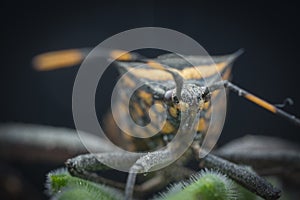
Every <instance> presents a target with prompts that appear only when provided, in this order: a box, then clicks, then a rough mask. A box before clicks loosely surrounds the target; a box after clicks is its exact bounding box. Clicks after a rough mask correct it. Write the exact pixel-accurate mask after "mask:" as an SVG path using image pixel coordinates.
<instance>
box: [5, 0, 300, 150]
mask: <svg viewBox="0 0 300 200" xmlns="http://www.w3.org/2000/svg"><path fill="white" fill-rule="evenodd" d="M1 8H2V12H1V21H2V22H1V35H2V37H1V40H2V41H1V67H0V69H1V75H0V76H1V77H0V78H1V79H0V87H1V90H0V91H1V104H0V113H1V115H0V121H1V122H10V121H17V122H28V123H38V124H46V125H54V126H66V127H71V128H73V127H74V124H73V119H72V110H71V101H72V99H71V95H72V86H73V81H74V78H75V76H76V72H77V70H78V67H74V68H68V69H62V70H56V71H51V72H36V71H34V70H33V69H32V66H31V59H32V57H33V56H35V55H37V54H39V53H42V52H46V51H51V50H59V49H67V48H78V47H89V46H91V47H93V46H96V45H97V44H99V43H100V42H101V41H103V40H105V39H106V38H108V37H110V36H112V35H114V34H117V33H119V32H121V31H125V30H128V29H131V28H138V27H144V26H157V27H164V28H170V29H174V30H177V31H180V32H182V33H184V34H187V35H188V36H190V37H192V38H194V39H195V40H196V41H198V42H199V43H200V44H201V45H202V46H203V47H204V48H205V49H206V50H207V51H208V52H209V53H210V54H211V55H214V54H227V53H231V52H233V51H235V50H237V49H240V48H244V49H245V53H244V55H242V56H241V57H240V58H239V59H238V60H237V62H236V63H235V65H234V70H233V74H234V77H233V82H234V83H236V84H238V85H239V86H241V87H243V88H245V89H247V90H249V91H251V92H253V93H255V94H257V95H259V96H261V97H264V98H265V99H267V100H269V101H271V102H273V103H281V102H282V101H283V99H284V98H286V97H291V98H292V99H293V100H294V102H295V105H294V106H292V107H288V108H287V110H288V111H290V112H292V113H293V114H295V115H297V116H300V95H299V89H298V86H299V83H298V81H299V68H300V66H299V48H298V47H299V41H300V39H299V31H298V27H299V18H298V15H297V11H298V9H297V8H298V6H297V5H296V3H287V2H286V1H280V2H276V1H272V2H259V1H258V2H255V1H247V2H244V1H237V2H228V1H225V2H224V1H220V2H216V1H208V0H207V1H199V2H188V1H178V2H176V1H171V2H168V3H167V2H163V1H149V2H146V3H144V2H142V1H139V2H135V3H133V2H126V1H122V2H114V1H111V2H110V3H107V2H100V1H99V2H98V3H92V2H88V1H79V3H76V2H68V3H67V2H54V1H51V2H45V1H29V2H28V1H27V2H16V1H12V2H6V3H4V4H3V3H2V6H1ZM115 75H116V74H115V73H113V74H110V75H109V76H115ZM107 79H111V77H108V78H107ZM110 85H111V83H107V84H106V87H107V88H105V89H103V90H104V92H106V94H108V91H109V89H110V88H111V87H110ZM109 98H110V97H107V98H106V97H103V99H102V100H101V103H98V105H97V107H98V109H99V112H100V113H104V111H105V110H106V107H107V104H106V101H107V100H109ZM229 99H230V101H229V106H228V113H227V119H226V124H225V127H224V130H223V133H222V135H221V139H220V143H221V144H223V143H225V142H228V141H230V140H231V139H233V138H236V137H239V136H243V135H245V134H262V135H269V136H272V135H275V136H279V137H281V138H285V139H288V140H291V141H295V142H299V141H300V135H299V128H298V127H295V126H293V125H292V124H290V123H289V122H287V121H284V120H282V119H281V118H280V117H277V116H274V115H272V114H271V113H269V112H267V111H265V110H263V109H261V108H259V107H257V106H255V105H253V104H252V103H249V102H247V101H246V100H244V99H242V98H239V97H237V96H236V95H235V94H230V97H229Z"/></svg>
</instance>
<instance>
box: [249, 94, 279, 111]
mask: <svg viewBox="0 0 300 200" xmlns="http://www.w3.org/2000/svg"><path fill="white" fill-rule="evenodd" d="M245 98H247V99H248V100H250V101H252V102H253V103H255V104H257V105H259V106H261V107H263V108H265V109H267V110H269V111H271V112H272V113H276V107H275V106H273V105H271V104H269V103H268V102H266V101H264V100H262V99H260V98H258V97H256V96H254V95H252V94H245Z"/></svg>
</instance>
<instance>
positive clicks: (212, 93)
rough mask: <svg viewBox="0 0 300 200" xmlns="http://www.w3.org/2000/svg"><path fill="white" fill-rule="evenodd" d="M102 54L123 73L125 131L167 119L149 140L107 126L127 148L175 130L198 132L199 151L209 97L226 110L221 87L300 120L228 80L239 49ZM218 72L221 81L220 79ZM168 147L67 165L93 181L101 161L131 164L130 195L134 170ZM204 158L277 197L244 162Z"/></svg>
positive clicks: (162, 140) (75, 54) (163, 157)
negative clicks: (210, 53)
mask: <svg viewBox="0 0 300 200" xmlns="http://www.w3.org/2000/svg"><path fill="white" fill-rule="evenodd" d="M86 52H87V51H86V50H69V51H68V50H66V51H61V52H52V53H47V54H42V55H39V56H38V57H36V58H35V59H34V64H35V67H36V68H37V69H39V70H50V69H55V68H61V67H66V66H71V65H74V64H76V63H79V62H80V61H81V60H82V59H84V57H85V56H86ZM101 53H102V54H103V56H108V57H111V58H114V59H116V65H117V66H118V68H119V70H120V72H121V73H125V75H124V77H123V79H122V81H121V84H120V85H119V86H118V88H117V91H118V93H119V94H120V98H118V101H117V104H115V105H116V106H117V110H118V111H119V115H118V116H117V118H116V120H117V121H121V122H122V123H123V125H124V126H125V129H126V132H131V133H132V134H134V135H137V136H140V137H147V136H149V135H151V132H153V130H157V129H158V127H157V126H156V124H159V123H160V122H161V121H162V120H163V119H164V118H163V115H162V114H161V113H162V112H163V111H164V110H166V122H165V123H164V124H163V126H162V128H161V130H160V131H159V133H158V134H156V135H155V136H153V137H151V138H149V139H145V138H135V137H132V136H130V135H128V134H126V133H122V132H121V131H120V130H119V129H118V128H116V129H115V130H112V129H111V128H109V130H110V132H109V136H110V137H111V138H112V139H114V138H117V140H115V141H114V142H115V143H117V144H118V146H121V147H123V148H125V149H128V150H133V151H136V150H139V151H141V150H142V151H149V150H153V149H156V148H159V147H162V146H164V145H166V144H168V142H169V141H170V140H172V138H173V137H174V136H175V135H176V133H178V132H181V133H193V132H196V133H197V134H196V135H195V136H193V137H194V139H195V141H194V143H193V145H192V148H193V150H194V151H196V152H199V146H200V145H201V144H202V140H203V136H204V135H205V133H206V131H207V127H208V124H209V122H210V120H211V107H212V105H211V101H212V99H214V100H215V101H216V102H218V103H217V104H216V105H214V109H224V104H223V102H222V101H223V99H222V98H220V89H222V88H223V87H225V88H228V89H230V90H232V91H234V92H236V93H238V94H239V95H240V96H242V97H245V98H246V99H248V100H249V101H251V102H253V103H255V104H257V105H259V106H261V107H263V108H265V109H267V110H269V111H271V112H272V113H274V114H277V115H279V116H282V117H284V118H286V119H288V120H290V121H291V122H293V123H295V124H296V125H300V120H299V119H297V118H296V117H294V116H292V115H290V114H288V113H286V112H285V111H283V110H281V109H279V108H277V107H276V106H274V105H272V104H270V103H268V102H266V101H264V100H262V99H260V98H258V97H256V96H254V95H252V94H250V93H249V92H247V91H245V90H243V89H241V88H239V87H238V86H236V85H233V84H232V83H230V82H229V81H228V80H229V79H230V76H231V73H230V72H231V64H232V62H233V61H234V59H235V58H236V57H237V56H238V55H239V54H240V52H237V53H235V54H232V55H228V56H220V57H213V61H214V62H212V61H211V60H210V59H209V57H201V56H200V57H199V56H184V57H181V56H178V55H176V54H167V55H163V56H160V57H158V58H156V59H145V58H143V57H141V56H139V55H137V54H134V53H127V52H122V51H105V50H103V52H99V54H100V56H101ZM68 59H69V60H68ZM61 60H63V61H61ZM189 60H190V61H192V63H193V65H191V64H190V62H188V61H189ZM199 72H200V73H199ZM218 73H219V74H220V75H221V77H222V79H223V80H218V78H217V77H218ZM138 82H142V83H143V84H142V85H140V86H139V87H138V89H137V90H135V91H134V93H133V95H131V93H130V92H129V89H130V88H134V87H135V86H136V85H137V83H138ZM128 101H129V111H130V112H129V113H130V116H129V117H130V119H132V120H133V121H134V122H135V123H136V124H137V125H140V126H146V128H145V129H143V131H139V130H136V129H135V127H134V126H132V124H131V123H129V122H130V119H129V117H128V116H127V115H126V114H125V112H123V111H124V110H126V109H128V104H127V103H126V102H128ZM149 110H151V112H149ZM148 113H150V115H151V116H152V117H151V116H150V115H149V114H148ZM110 116H111V115H110ZM153 116H154V117H153ZM194 118H195V119H196V122H195V121H194ZM150 119H151V125H152V124H154V125H153V126H148V125H149V124H150ZM180 120H184V124H186V126H180V125H179V124H180V122H181V121H180ZM107 122H108V123H107V124H113V123H114V121H113V120H112V118H109V119H108V120H107ZM153 122H154V123H153ZM214 123H215V122H214ZM120 138H121V139H120ZM176 145H178V146H175V148H178V147H180V144H176ZM172 148H174V146H173V147H169V146H166V148H163V149H162V150H159V151H158V152H153V153H149V154H147V155H144V156H141V157H126V156H124V155H116V154H100V155H99V156H98V161H99V162H98V161H97V159H95V157H93V155H84V156H79V157H78V158H74V159H71V160H69V161H68V162H67V166H68V169H69V171H70V173H71V174H73V175H76V176H79V177H83V178H88V179H90V180H95V175H90V173H92V172H93V171H97V169H99V170H101V169H103V164H102V163H101V160H103V161H105V160H106V161H107V160H109V161H111V160H112V158H113V159H115V160H118V162H120V163H122V164H123V165H130V166H131V168H130V172H129V176H128V179H127V183H126V189H125V195H126V196H125V199H131V196H132V192H133V189H134V185H135V179H136V174H137V173H140V172H147V171H148V170H149V169H151V168H155V167H156V166H158V165H161V164H162V165H163V164H164V163H167V162H168V161H169V160H170V159H171V158H172V157H173V151H172ZM99 159H100V160H99ZM205 160H206V163H207V165H208V166H217V167H218V169H219V170H220V171H221V172H224V173H227V174H228V175H229V176H230V177H231V178H232V179H234V180H235V181H237V182H238V183H240V184H241V185H243V186H245V187H246V188H248V189H249V190H251V191H253V192H255V193H256V194H258V195H260V196H262V197H264V198H266V199H276V198H278V197H279V196H280V192H279V191H278V190H277V189H276V188H273V187H272V186H271V185H270V184H269V183H268V182H266V181H265V180H264V179H262V178H260V177H259V176H257V175H256V174H254V173H252V172H249V171H248V170H247V169H246V168H244V167H241V166H238V165H236V164H233V163H230V162H228V161H225V160H222V159H220V158H217V157H215V156H212V155H210V154H208V155H207V157H206V158H205ZM111 162H113V161H111ZM104 163H105V162H104ZM132 163H133V164H132ZM102 180H103V179H102Z"/></svg>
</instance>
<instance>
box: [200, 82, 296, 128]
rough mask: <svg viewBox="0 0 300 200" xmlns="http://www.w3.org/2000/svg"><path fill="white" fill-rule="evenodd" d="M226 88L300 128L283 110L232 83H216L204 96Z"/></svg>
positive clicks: (294, 119)
mask: <svg viewBox="0 0 300 200" xmlns="http://www.w3.org/2000/svg"><path fill="white" fill-rule="evenodd" d="M223 87H225V88H228V89H230V90H231V91H233V92H235V93H237V94H238V95H239V96H242V97H244V98H246V99H247V100H249V101H251V102H253V103H255V104H256V105H258V106H260V107H262V108H264V109H266V110H268V111H270V112H272V113H274V114H275V115H278V116H281V117H283V118H285V119H287V120H289V121H290V122H292V123H294V124H295V125H297V126H300V119H299V118H296V117H295V116H294V115H291V114H289V113H287V112H285V111H284V110H282V109H280V108H279V107H278V106H277V107H276V106H275V105H272V104H270V103H269V102H267V101H265V100H263V99H261V98H259V97H257V96H255V95H253V94H251V93H250V92H248V91H246V90H244V89H242V88H240V87H238V86H236V85H234V84H233V83H231V82H229V81H227V80H224V81H219V82H217V83H214V84H212V85H211V86H209V87H207V91H206V92H205V94H204V95H208V94H210V92H213V91H215V90H218V89H221V88H223Z"/></svg>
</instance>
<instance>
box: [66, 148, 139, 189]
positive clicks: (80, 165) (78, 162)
mask: <svg viewBox="0 0 300 200" xmlns="http://www.w3.org/2000/svg"><path fill="white" fill-rule="evenodd" d="M140 156H141V155H140V154H136V155H129V154H124V153H100V154H85V155H80V156H77V157H75V158H71V159H68V160H67V161H66V166H67V168H68V171H69V173H70V174H71V175H73V176H76V177H79V178H83V179H87V180H90V181H93V182H97V183H104V184H108V185H112V186H114V187H117V188H124V184H122V183H119V184H118V183H116V182H115V181H112V180H109V179H106V178H103V177H101V176H99V175H98V174H96V172H97V171H101V170H107V169H110V168H109V167H108V166H106V165H105V164H103V163H108V164H112V165H118V166H122V167H124V168H128V169H129V167H130V166H132V163H134V162H135V161H136V160H137V159H138V158H139V157H140Z"/></svg>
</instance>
